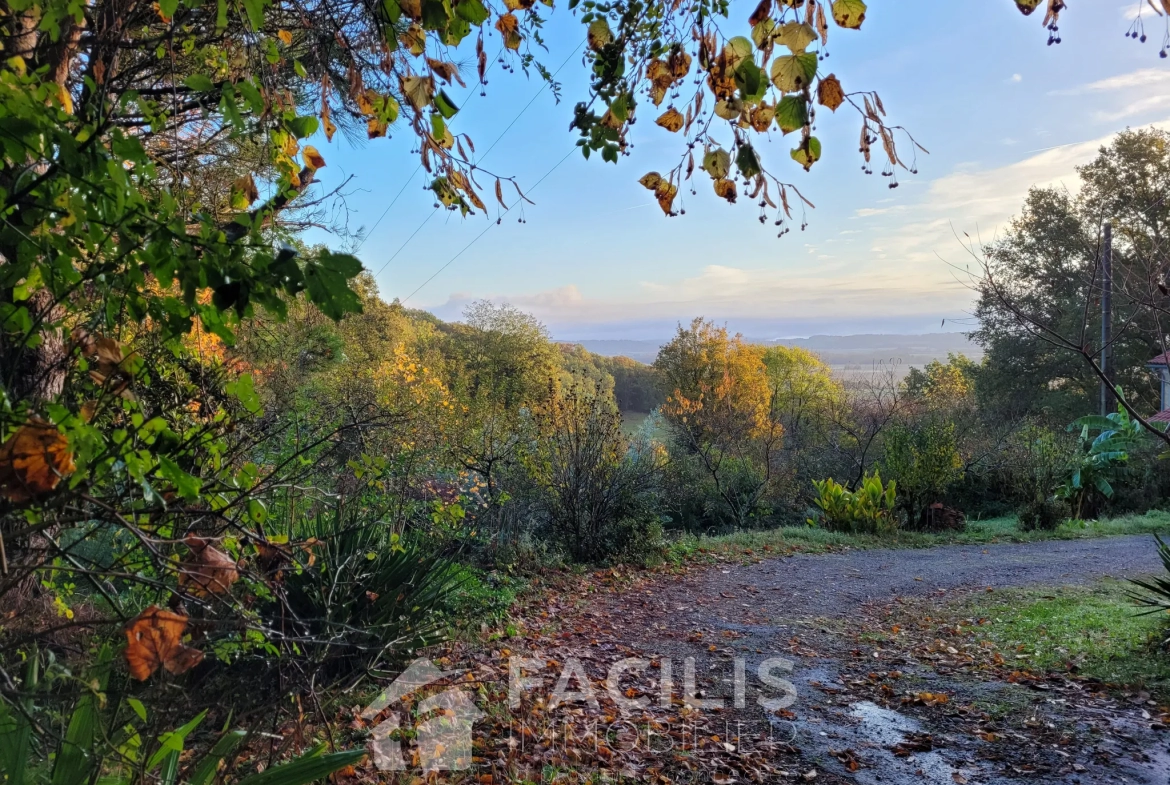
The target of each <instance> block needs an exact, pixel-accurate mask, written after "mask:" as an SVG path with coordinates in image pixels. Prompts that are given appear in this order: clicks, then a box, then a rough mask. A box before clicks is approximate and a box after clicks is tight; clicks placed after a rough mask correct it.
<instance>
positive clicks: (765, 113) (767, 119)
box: [751, 104, 776, 134]
mask: <svg viewBox="0 0 1170 785" xmlns="http://www.w3.org/2000/svg"><path fill="white" fill-rule="evenodd" d="M775 116H776V107H774V106H772V105H770V104H760V105H759V106H757V107H756V108H755V109H753V110H752V117H751V124H752V128H753V129H755V130H756V131H757V132H759V133H761V134H762V133H764V132H765V131H767V130H768V126H770V125H771V124H772V118H773V117H775Z"/></svg>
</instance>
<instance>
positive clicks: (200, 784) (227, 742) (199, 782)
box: [187, 730, 248, 785]
mask: <svg viewBox="0 0 1170 785" xmlns="http://www.w3.org/2000/svg"><path fill="white" fill-rule="evenodd" d="M247 735H248V734H247V733H245V732H244V731H242V730H234V731H230V732H228V733H225V734H224V735H223V736H221V737H220V738H219V741H217V742H216V743H215V746H214V747H212V748H211V751H210V752H208V753H207V755H205V756H204V757H203V760H201V761H199V765H198V766H196V767H195V771H194V773H192V774H191V776H190V778H188V780H187V785H207V784H208V783H209V782H211V778H212V777H214V776H215V772H216V770H217V769H218V768H219V762H220V761H222V760H223V759H224V758H226V757H227V756H229V755H231V754H232V753H233V752H235V750H236V747H238V746H240V743H241V742H242V741H243V740H244V738H245V737H246V736H247Z"/></svg>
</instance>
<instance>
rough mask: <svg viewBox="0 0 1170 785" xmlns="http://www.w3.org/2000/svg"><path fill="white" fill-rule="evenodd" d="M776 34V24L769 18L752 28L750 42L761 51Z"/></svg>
mask: <svg viewBox="0 0 1170 785" xmlns="http://www.w3.org/2000/svg"><path fill="white" fill-rule="evenodd" d="M775 32H776V22H775V20H773V19H772V18H771V17H768V18H767V19H765V20H764V21H762V22H760V23H759V24H758V25H756V26H755V27H753V28H752V42H753V43H755V45H756V48H758V49H763V48H764V46H765V45H767V43H768V42H769V41H771V40H772V36H773V35H774V34H775Z"/></svg>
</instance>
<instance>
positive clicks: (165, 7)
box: [158, 0, 179, 19]
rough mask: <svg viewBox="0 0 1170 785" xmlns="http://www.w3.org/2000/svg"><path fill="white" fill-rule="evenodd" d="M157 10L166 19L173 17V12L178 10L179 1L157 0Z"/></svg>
mask: <svg viewBox="0 0 1170 785" xmlns="http://www.w3.org/2000/svg"><path fill="white" fill-rule="evenodd" d="M158 10H159V12H160V13H161V14H162V15H163V16H165V17H166V18H167V19H170V18H171V17H173V16H174V15H175V11H178V10H179V0H158Z"/></svg>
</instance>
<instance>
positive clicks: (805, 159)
mask: <svg viewBox="0 0 1170 785" xmlns="http://www.w3.org/2000/svg"><path fill="white" fill-rule="evenodd" d="M807 148H808V149H805V145H801V146H800V147H798V148H796V149H795V150H793V151H792V160H793V161H796V162H797V163H798V164H800V165H801V166H803V167H804V168H805V171H808V170H809V169H811V168H812V165H813V164H815V163H816V162H817V161H819V160H821V140H820V139H817V138H816V137H815V136H810V137H809V138H808V145H807Z"/></svg>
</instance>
